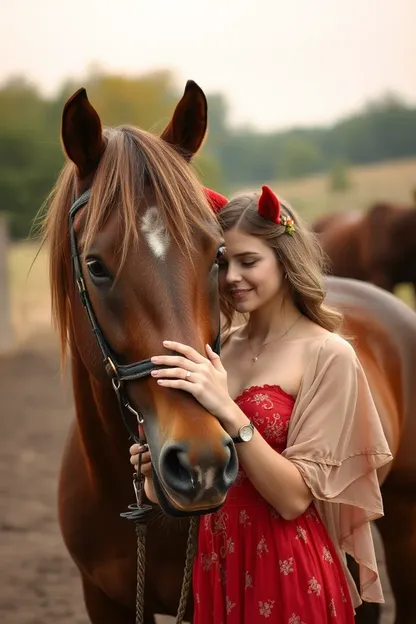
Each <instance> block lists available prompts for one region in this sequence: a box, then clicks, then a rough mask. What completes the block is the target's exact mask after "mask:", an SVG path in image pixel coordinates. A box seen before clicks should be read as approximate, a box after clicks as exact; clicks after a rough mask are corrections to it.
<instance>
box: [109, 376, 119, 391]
mask: <svg viewBox="0 0 416 624" xmlns="http://www.w3.org/2000/svg"><path fill="white" fill-rule="evenodd" d="M111 383H112V384H113V388H114V390H115V391H116V392H118V391H119V390H120V388H121V381H120V379H119V378H118V377H112V378H111Z"/></svg>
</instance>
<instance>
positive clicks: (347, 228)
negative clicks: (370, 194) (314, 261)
mask: <svg viewBox="0 0 416 624" xmlns="http://www.w3.org/2000/svg"><path fill="white" fill-rule="evenodd" d="M313 229H314V231H315V232H316V233H317V234H318V236H319V239H320V241H321V244H322V246H323V248H324V250H325V252H326V254H327V256H328V258H329V261H330V263H329V264H330V266H329V272H330V273H332V274H333V275H337V276H339V277H351V278H354V279H359V280H363V281H367V282H371V283H373V284H375V285H376V286H380V287H381V288H384V289H385V290H388V291H390V292H393V290H394V288H395V286H397V285H398V284H401V283H405V282H409V283H411V284H413V287H414V289H415V295H416V207H415V206H411V205H400V204H392V203H388V202H379V203H377V204H375V205H373V206H372V207H371V208H369V210H368V211H367V212H364V213H358V212H342V213H334V214H330V215H325V216H324V217H321V218H320V219H318V220H317V221H316V222H315V223H314V224H313Z"/></svg>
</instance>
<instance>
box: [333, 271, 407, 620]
mask: <svg viewBox="0 0 416 624" xmlns="http://www.w3.org/2000/svg"><path fill="white" fill-rule="evenodd" d="M327 301H328V302H329V303H330V304H331V305H336V306H337V307H338V308H340V309H341V310H342V311H343V312H344V314H345V323H344V332H345V333H346V335H347V336H353V337H354V340H353V345H354V348H355V350H356V352H357V354H358V357H359V359H360V362H361V364H362V366H363V367H364V370H365V373H366V376H367V379H368V382H369V385H370V388H371V392H372V394H373V397H374V400H375V403H376V405H377V409H378V411H379V414H380V418H381V421H382V424H383V429H384V432H385V434H386V437H387V440H388V442H389V445H390V448H391V450H392V452H393V455H394V460H393V462H392V463H390V464H388V465H387V466H386V467H383V469H382V470H381V472H380V474H379V478H380V482H381V483H382V494H383V501H384V512H385V515H384V517H383V518H381V519H380V520H378V521H377V526H378V528H379V530H380V533H381V537H382V540H383V545H384V549H385V555H386V565H387V571H388V574H389V578H390V582H391V586H392V590H393V593H394V597H395V601H396V623H397V624H406V623H407V622H416V604H415V602H414V594H415V592H416V524H415V521H414V519H415V516H416V384H415V371H416V315H415V314H414V312H413V311H412V310H410V309H409V308H408V307H407V306H406V305H405V304H403V303H402V302H401V301H400V300H398V299H397V298H396V297H394V296H393V295H390V294H389V293H385V292H383V291H382V290H380V289H379V288H376V287H373V286H371V285H369V284H365V283H362V282H358V281H355V280H346V279H338V278H335V277H330V278H328V297H327ZM360 609H361V610H362V611H363V613H365V611H366V605H365V606H364V607H362V608H360ZM360 609H359V610H358V615H357V620H358V621H359V622H362V623H363V624H364V623H365V624H376V623H377V622H378V617H374V619H373V617H372V616H371V615H370V616H368V615H363V614H361V615H360Z"/></svg>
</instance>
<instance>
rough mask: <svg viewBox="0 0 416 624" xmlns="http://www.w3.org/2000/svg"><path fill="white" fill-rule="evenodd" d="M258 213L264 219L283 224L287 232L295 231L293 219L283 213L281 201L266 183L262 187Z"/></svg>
mask: <svg viewBox="0 0 416 624" xmlns="http://www.w3.org/2000/svg"><path fill="white" fill-rule="evenodd" d="M258 213H259V215H260V216H261V217H263V219H267V220H269V221H273V222H274V223H276V224H277V225H283V226H284V228H285V233H286V234H290V235H292V234H293V232H295V224H294V222H293V219H291V218H290V217H287V216H286V215H284V214H281V207H280V202H279V200H278V199H277V197H276V195H275V194H274V193H273V191H272V190H271V189H270V188H269V187H268V186H266V185H264V186H262V187H261V195H260V199H259V205H258Z"/></svg>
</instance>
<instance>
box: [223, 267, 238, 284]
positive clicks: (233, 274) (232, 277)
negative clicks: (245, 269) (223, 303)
mask: <svg viewBox="0 0 416 624" xmlns="http://www.w3.org/2000/svg"><path fill="white" fill-rule="evenodd" d="M226 280H227V283H228V284H235V283H237V282H240V281H241V275H240V272H239V271H238V269H237V267H235V266H234V265H232V264H229V265H228V267H227V275H226Z"/></svg>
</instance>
